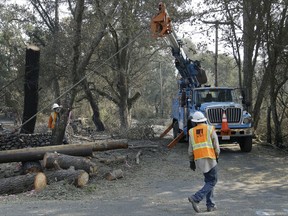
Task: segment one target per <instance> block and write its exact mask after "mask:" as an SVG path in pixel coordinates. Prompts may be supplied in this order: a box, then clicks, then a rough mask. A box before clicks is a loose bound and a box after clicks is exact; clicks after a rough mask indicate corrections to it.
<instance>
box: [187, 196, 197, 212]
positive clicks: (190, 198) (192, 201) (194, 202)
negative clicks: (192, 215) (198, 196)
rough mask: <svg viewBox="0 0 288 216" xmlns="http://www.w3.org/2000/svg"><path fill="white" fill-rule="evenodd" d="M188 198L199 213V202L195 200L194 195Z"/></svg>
mask: <svg viewBox="0 0 288 216" xmlns="http://www.w3.org/2000/svg"><path fill="white" fill-rule="evenodd" d="M188 200H189V202H190V203H191V204H192V207H193V209H194V211H195V212H197V213H199V212H200V208H199V206H198V204H199V202H196V201H194V200H193V198H192V197H188Z"/></svg>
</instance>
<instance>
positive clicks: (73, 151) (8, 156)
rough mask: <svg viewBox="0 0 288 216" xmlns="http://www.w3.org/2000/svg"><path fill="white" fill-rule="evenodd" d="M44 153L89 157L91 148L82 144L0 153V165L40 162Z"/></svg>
mask: <svg viewBox="0 0 288 216" xmlns="http://www.w3.org/2000/svg"><path fill="white" fill-rule="evenodd" d="M46 152H58V153H62V154H67V155H74V156H91V155H92V146H91V145H83V144H69V145H55V146H44V147H36V148H26V149H14V150H5V151H0V163H8V162H20V161H22V162H24V161H35V160H42V159H43V157H44V154H45V153H46Z"/></svg>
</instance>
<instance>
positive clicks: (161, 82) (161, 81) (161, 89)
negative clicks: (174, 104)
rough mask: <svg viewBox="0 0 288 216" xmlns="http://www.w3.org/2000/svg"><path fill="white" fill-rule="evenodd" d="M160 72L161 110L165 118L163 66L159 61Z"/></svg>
mask: <svg viewBox="0 0 288 216" xmlns="http://www.w3.org/2000/svg"><path fill="white" fill-rule="evenodd" d="M159 70H160V71H159V73H160V112H161V118H163V114H164V112H163V77H162V67H161V62H159Z"/></svg>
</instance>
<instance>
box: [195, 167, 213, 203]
mask: <svg viewBox="0 0 288 216" xmlns="http://www.w3.org/2000/svg"><path fill="white" fill-rule="evenodd" d="M203 174H204V181H205V185H204V186H203V187H202V188H201V189H200V190H199V191H198V192H196V193H195V194H194V195H193V196H192V198H193V200H194V201H195V202H200V201H202V200H203V199H204V197H205V196H206V206H207V207H214V206H215V203H214V202H213V191H214V186H215V185H216V183H217V165H216V166H215V167H213V168H212V169H211V170H210V171H209V172H207V173H203Z"/></svg>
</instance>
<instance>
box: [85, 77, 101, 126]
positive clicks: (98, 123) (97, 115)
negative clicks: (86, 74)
mask: <svg viewBox="0 0 288 216" xmlns="http://www.w3.org/2000/svg"><path fill="white" fill-rule="evenodd" d="M82 86H83V87H84V91H85V94H86V97H87V100H88V101H89V103H90V106H91V108H92V110H93V116H92V120H93V123H94V124H95V126H96V128H97V131H104V130H105V127H104V124H103V123H102V121H101V119H100V113H99V108H98V105H97V104H96V102H95V100H94V98H93V94H92V92H91V90H90V89H89V85H88V83H87V79H86V78H85V79H84V80H83V81H82Z"/></svg>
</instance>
